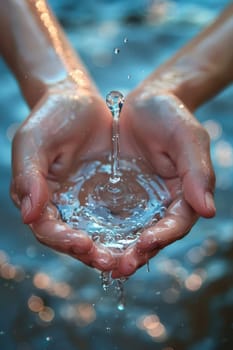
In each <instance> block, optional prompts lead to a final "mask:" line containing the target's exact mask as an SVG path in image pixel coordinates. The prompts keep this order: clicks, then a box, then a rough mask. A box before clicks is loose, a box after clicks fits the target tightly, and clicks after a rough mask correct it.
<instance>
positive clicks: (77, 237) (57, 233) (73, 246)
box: [30, 203, 116, 271]
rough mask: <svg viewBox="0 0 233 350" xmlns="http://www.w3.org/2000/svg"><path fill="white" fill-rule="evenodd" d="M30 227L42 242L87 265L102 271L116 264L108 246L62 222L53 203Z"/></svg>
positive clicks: (108, 269) (110, 268)
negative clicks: (94, 240)
mask: <svg viewBox="0 0 233 350" xmlns="http://www.w3.org/2000/svg"><path fill="white" fill-rule="evenodd" d="M30 227H31V229H32V231H33V233H34V234H35V237H36V238H37V239H38V240H39V241H40V242H41V243H42V244H44V245H46V246H49V247H50V248H52V249H55V250H57V251H59V252H61V253H65V254H68V255H71V256H72V257H74V258H76V259H78V260H80V261H82V262H83V263H85V264H86V265H89V266H91V267H95V268H97V269H99V270H101V271H111V270H112V269H113V268H114V267H115V265H116V262H115V259H114V257H113V255H112V254H111V252H110V251H109V250H108V249H107V248H105V247H104V246H102V245H97V244H95V243H94V242H93V240H92V239H91V237H90V236H88V235H87V234H86V233H85V232H84V231H82V230H74V229H72V228H71V227H70V226H68V225H67V224H66V223H64V222H62V221H61V220H60V219H59V214H58V212H57V209H56V208H55V207H54V206H53V205H52V204H51V203H50V204H48V205H47V206H46V208H45V209H44V211H43V213H42V215H41V218H40V220H38V221H36V222H34V223H33V224H32V225H30Z"/></svg>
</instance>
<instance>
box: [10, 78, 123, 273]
mask: <svg viewBox="0 0 233 350" xmlns="http://www.w3.org/2000/svg"><path fill="white" fill-rule="evenodd" d="M110 139H111V115H110V113H109V111H108V109H107V107H106V105H105V103H104V102H103V101H102V100H101V98H100V97H99V95H98V94H97V92H90V91H85V90H82V89H79V88H78V87H77V86H72V84H71V86H70V85H69V84H68V86H67V84H60V85H59V84H58V85H57V86H54V87H53V88H50V89H49V90H48V91H47V93H46V94H45V95H44V96H43V97H42V98H41V100H40V101H39V102H38V103H37V104H36V106H35V107H34V108H33V110H32V112H31V114H30V116H29V117H28V118H27V119H26V120H25V122H24V123H23V124H22V126H21V127H20V128H19V130H18V131H17V133H16V135H15V137H14V141H13V148H12V150H13V151H12V152H13V155H12V163H13V179H12V188H11V193H12V198H13V200H14V201H15V203H16V204H17V206H18V207H19V208H20V209H21V213H22V217H23V221H24V223H26V224H29V225H30V227H31V229H32V231H33V232H34V234H35V236H36V238H37V239H38V240H39V241H40V242H41V243H43V244H45V245H47V246H49V247H51V248H53V249H55V250H58V251H60V252H63V253H67V254H69V255H71V256H73V257H75V258H77V259H79V260H81V261H82V262H84V263H86V264H87V265H90V266H93V267H96V268H98V269H100V270H112V269H113V268H114V266H115V265H116V261H115V258H114V257H113V255H112V253H111V251H109V250H108V249H107V248H105V247H102V246H100V245H96V244H95V243H93V241H92V239H91V238H90V237H89V236H88V235H87V234H86V233H85V232H83V231H81V230H74V229H71V228H70V227H69V226H68V225H67V224H66V223H64V222H62V221H61V220H60V217H59V214H58V212H57V209H56V207H55V206H54V205H53V203H52V195H53V192H54V191H56V189H57V188H58V186H59V184H60V183H61V182H62V181H63V180H64V179H65V178H67V177H68V176H69V175H70V174H71V173H72V171H73V170H74V169H76V168H77V165H78V162H79V161H80V159H81V158H82V157H86V158H88V157H91V158H95V155H98V154H99V153H103V152H106V151H108V152H109V149H110Z"/></svg>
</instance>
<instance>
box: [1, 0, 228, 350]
mask: <svg viewBox="0 0 233 350" xmlns="http://www.w3.org/2000/svg"><path fill="white" fill-rule="evenodd" d="M50 4H51V6H52V8H53V9H54V11H55V13H56V15H57V16H58V18H59V20H60V22H61V23H62V25H63V26H64V28H65V30H66V32H67V35H68V36H69V38H70V40H71V42H72V44H73V46H74V47H75V49H76V50H77V51H78V52H79V53H80V55H81V57H82V59H83V61H84V62H85V64H86V65H87V67H88V69H89V71H90V72H91V74H92V76H93V78H94V80H95V81H96V84H97V85H98V87H99V89H100V91H101V93H102V94H103V96H105V94H106V93H107V92H109V91H110V90H112V89H118V90H120V91H122V92H124V93H126V94H127V92H128V91H130V90H131V89H133V88H134V87H135V86H136V85H137V84H138V83H139V82H140V81H141V80H142V79H143V78H145V77H146V76H147V75H148V74H149V73H150V72H152V71H153V69H155V68H156V67H157V66H158V65H159V64H160V63H161V62H163V61H164V60H165V59H167V58H169V57H170V56H171V55H172V54H173V53H174V52H175V51H176V50H177V49H178V48H180V47H181V46H182V45H183V44H184V43H185V42H187V41H188V40H189V39H190V38H192V37H193V36H194V35H195V34H197V33H198V32H199V31H200V30H202V28H204V27H205V26H207V25H208V23H209V22H210V21H211V20H213V19H214V18H215V17H216V16H217V15H218V13H219V12H220V11H221V10H222V9H223V8H224V6H225V5H226V4H227V1H226V0H223V1H221V2H220V1H218V0H212V1H211V0H205V1H201V0H200V1H184V0H177V1H164V0H161V1H156V0H155V1H149V0H134V1H129V0H128V1H123V0H119V1H107V0H97V1H94V0H86V1H74V0H63V1H55V0H51V1H50ZM116 49H117V50H116ZM223 54H224V53H223ZM0 76H1V87H0V89H1V93H0V111H1V129H0V130H1V131H0V150H1V158H0V169H1V170H0V188H1V190H0V208H1V214H0V231H1V236H0V349H1V350H5V349H7V350H31V349H33V350H44V349H53V350H55V349H56V350H64V349H66V350H74V349H75V350H84V349H85V350H86V349H88V350H97V349H98V350H99V349H109V350H124V349H129V348H134V350H139V349H140V350H141V349H147V350H150V349H158V350H183V349H184V350H202V349H203V350H220V349H224V350H230V349H232V348H233V281H232V277H233V276H232V257H233V244H232V243H233V221H232V214H233V202H232V197H233V138H232V135H233V89H232V88H231V87H230V88H228V89H227V90H225V91H224V92H223V93H222V94H220V95H219V96H218V97H216V98H215V99H214V100H212V101H210V102H209V103H208V104H206V105H205V106H203V107H202V108H201V109H200V110H199V111H198V112H197V113H196V115H197V117H198V119H199V120H200V121H201V122H202V123H203V124H204V125H205V127H206V128H207V130H208V131H209V133H210V135H211V139H212V149H211V151H212V159H213V162H214V166H215V170H216V175H217V189H216V203H217V216H216V217H215V218H214V219H212V220H200V221H199V222H198V223H197V225H196V226H195V227H194V228H193V229H192V231H191V232H190V234H189V235H188V236H187V237H186V238H184V239H183V240H182V241H179V242H177V243H175V244H173V245H172V246H170V247H168V248H166V249H164V251H162V252H161V253H160V254H159V255H158V256H156V257H155V258H154V259H152V261H151V263H150V272H147V269H146V267H144V268H142V269H140V270H139V271H138V272H137V273H136V274H135V275H134V276H132V277H131V278H130V279H129V281H127V283H126V285H125V288H126V298H127V307H126V310H125V311H124V312H120V311H118V310H117V308H116V302H115V296H114V293H112V292H110V293H107V294H106V293H104V292H103V290H102V288H101V286H100V281H99V275H98V273H97V272H96V271H94V270H92V269H90V268H88V267H86V266H84V265H82V264H81V263H80V262H78V261H75V260H73V259H71V258H69V257H67V256H63V255H61V254H57V253H55V252H53V251H51V250H49V249H47V248H46V247H43V246H41V245H40V244H39V243H37V242H36V241H35V239H34V237H33V235H32V234H31V232H30V231H29V229H28V228H27V227H26V226H24V225H23V224H22V223H21V220H20V215H19V212H18V211H17V209H15V208H14V206H13V204H12V202H11V200H10V198H9V194H8V189H9V183H10V172H11V170H10V152H11V140H12V135H13V134H14V131H15V129H16V128H17V127H18V125H19V124H20V122H21V121H22V120H23V119H24V118H25V117H26V116H27V114H28V108H27V106H26V105H25V103H24V101H23V99H22V97H21V95H20V91H19V89H18V87H17V85H16V82H15V80H14V78H13V76H12V75H11V73H10V72H9V70H8V69H7V67H6V65H5V64H4V62H3V61H0Z"/></svg>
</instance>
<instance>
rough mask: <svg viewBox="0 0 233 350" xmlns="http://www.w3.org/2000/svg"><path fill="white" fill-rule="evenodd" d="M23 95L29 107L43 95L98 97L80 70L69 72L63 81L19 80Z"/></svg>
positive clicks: (27, 78) (87, 78)
mask: <svg viewBox="0 0 233 350" xmlns="http://www.w3.org/2000/svg"><path fill="white" fill-rule="evenodd" d="M19 83H20V86H21V89H22V92H23V95H24V97H25V99H26V101H27V103H28V105H29V106H30V108H32V107H34V106H35V104H37V102H38V101H39V100H40V99H41V98H42V97H43V96H45V95H50V94H54V93H56V94H64V93H66V94H67V93H69V95H72V96H74V95H76V96H90V95H99V94H98V91H97V89H96V87H95V85H94V83H93V82H92V81H91V79H90V78H89V76H88V75H87V74H86V72H84V71H83V70H81V69H75V70H72V71H70V72H69V73H67V74H66V76H64V78H63V79H56V78H54V79H53V80H50V81H48V80H41V79H37V78H34V77H26V76H25V77H24V78H23V79H19Z"/></svg>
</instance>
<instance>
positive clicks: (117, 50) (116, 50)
mask: <svg viewBox="0 0 233 350" xmlns="http://www.w3.org/2000/svg"><path fill="white" fill-rule="evenodd" d="M119 52H120V49H119V48H118V47H115V49H114V53H115V55H118V54H119Z"/></svg>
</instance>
